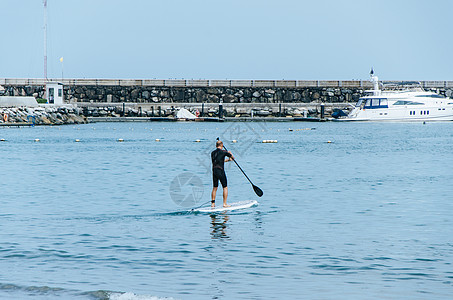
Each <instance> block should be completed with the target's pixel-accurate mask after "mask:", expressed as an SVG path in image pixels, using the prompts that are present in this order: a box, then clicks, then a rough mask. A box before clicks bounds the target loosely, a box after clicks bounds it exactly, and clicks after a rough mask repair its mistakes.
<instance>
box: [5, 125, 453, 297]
mask: <svg viewBox="0 0 453 300" xmlns="http://www.w3.org/2000/svg"><path fill="white" fill-rule="evenodd" d="M217 137H220V138H221V139H223V140H224V142H225V146H226V147H227V148H228V150H230V151H232V152H233V154H234V155H235V157H236V160H237V162H238V163H239V165H240V166H241V167H242V168H243V170H244V171H245V172H246V174H247V175H248V176H249V178H250V179H251V180H252V181H253V183H254V184H255V185H257V186H259V187H260V188H261V189H262V190H263V191H264V196H263V197H261V198H258V197H257V196H256V195H255V193H254V191H253V189H252V186H251V185H250V183H249V182H248V181H247V179H246V178H245V177H244V175H243V174H242V173H241V171H240V170H239V169H238V168H237V166H236V165H234V163H233V162H229V163H226V173H227V176H228V187H229V198H228V201H229V202H236V201H243V200H253V199H256V200H258V201H259V206H257V207H253V208H250V209H247V210H243V211H236V212H228V213H221V214H212V215H210V214H196V213H192V212H191V211H190V207H191V206H192V207H194V206H199V205H202V204H203V203H204V202H206V201H209V200H210V193H211V187H212V179H211V173H210V156H209V154H210V152H211V151H212V150H213V149H214V146H215V140H216V138H217ZM0 138H2V139H5V140H6V141H3V142H0V172H1V174H2V175H1V182H0V187H1V190H0V191H1V195H0V299H167V298H168V299H364V298H375V299H376V298H378V299H451V296H452V295H453V265H452V263H453V170H452V166H453V152H452V151H453V123H427V124H422V123H291V122H284V123H272V122H269V123H264V122H262V123H258V122H257V123H255V122H249V123H235V122H233V123H197V122H187V123H184V122H182V123H154V122H153V123H151V122H150V123H93V124H87V125H77V126H59V127H34V128H0ZM36 139H39V141H35V140H36ZM76 139H77V140H79V141H78V142H76ZM119 139H122V140H123V142H119V141H118V140H119ZM233 140H235V141H236V142H233ZM262 140H277V141H278V142H277V143H262ZM187 176H189V178H190V180H186V179H187V178H188V177H187ZM184 178H186V179H184ZM192 179H196V180H192ZM186 195H189V196H190V197H186ZM182 200H184V201H182ZM186 200H187V201H186ZM217 205H221V189H219V192H218V194H217Z"/></svg>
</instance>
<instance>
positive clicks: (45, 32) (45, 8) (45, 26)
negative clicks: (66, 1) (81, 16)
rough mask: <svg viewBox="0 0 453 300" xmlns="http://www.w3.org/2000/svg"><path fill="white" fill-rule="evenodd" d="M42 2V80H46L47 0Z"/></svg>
mask: <svg viewBox="0 0 453 300" xmlns="http://www.w3.org/2000/svg"><path fill="white" fill-rule="evenodd" d="M43 3H44V80H45V81H47V0H43Z"/></svg>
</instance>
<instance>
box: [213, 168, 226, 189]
mask: <svg viewBox="0 0 453 300" xmlns="http://www.w3.org/2000/svg"><path fill="white" fill-rule="evenodd" d="M219 180H220V183H221V184H222V187H224V188H226V187H227V178H226V174H225V171H224V170H223V169H220V168H212V183H213V185H214V187H218V186H219Z"/></svg>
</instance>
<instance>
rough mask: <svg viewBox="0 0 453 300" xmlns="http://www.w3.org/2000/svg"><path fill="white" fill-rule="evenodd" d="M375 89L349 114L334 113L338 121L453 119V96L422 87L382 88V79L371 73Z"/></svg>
mask: <svg viewBox="0 0 453 300" xmlns="http://www.w3.org/2000/svg"><path fill="white" fill-rule="evenodd" d="M370 77H371V81H372V82H373V90H371V91H367V92H368V93H369V95H367V96H364V97H361V98H360V99H359V101H358V102H357V104H356V105H355V106H354V108H353V109H352V110H351V111H350V112H349V114H345V113H344V112H342V111H341V112H337V113H334V114H333V115H332V116H333V117H334V118H335V119H334V120H335V121H453V99H450V98H445V97H443V96H441V95H438V94H436V93H433V92H426V91H424V90H423V89H422V88H421V87H418V88H412V89H405V90H401V91H381V90H380V89H379V79H378V77H377V76H375V75H374V72H373V70H371V73H370Z"/></svg>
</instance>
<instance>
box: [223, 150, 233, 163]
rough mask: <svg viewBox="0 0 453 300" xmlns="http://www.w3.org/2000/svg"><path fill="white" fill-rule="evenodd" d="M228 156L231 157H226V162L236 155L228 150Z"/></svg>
mask: <svg viewBox="0 0 453 300" xmlns="http://www.w3.org/2000/svg"><path fill="white" fill-rule="evenodd" d="M227 156H228V157H229V158H228V159H225V162H228V161H232V160H234V156H233V154H232V153H231V151H228V152H227Z"/></svg>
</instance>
